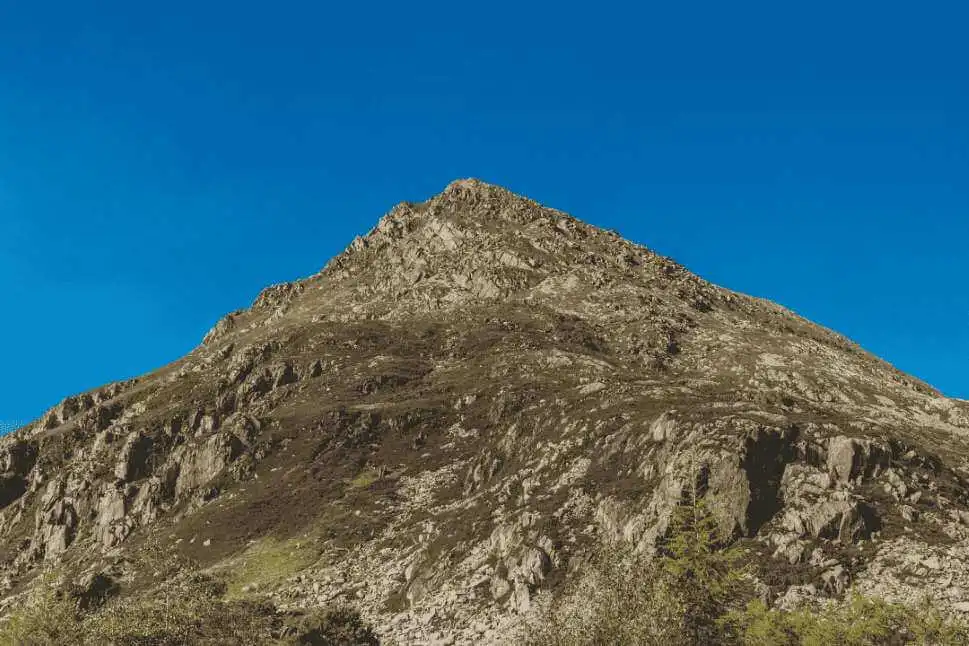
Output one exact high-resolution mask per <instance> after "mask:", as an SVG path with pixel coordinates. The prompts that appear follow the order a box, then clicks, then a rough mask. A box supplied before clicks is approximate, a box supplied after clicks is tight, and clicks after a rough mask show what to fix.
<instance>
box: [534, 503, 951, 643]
mask: <svg viewBox="0 0 969 646" xmlns="http://www.w3.org/2000/svg"><path fill="white" fill-rule="evenodd" d="M726 544H727V541H725V540H724V539H723V537H721V536H720V535H719V534H718V532H717V529H716V523H715V521H714V519H713V517H712V514H710V513H708V512H707V509H706V508H705V504H704V502H703V499H702V498H697V497H696V496H693V497H691V499H690V500H688V501H686V502H685V504H683V505H682V506H680V508H678V509H677V510H676V512H675V514H674V516H673V520H672V522H671V525H670V532H669V536H668V538H667V540H666V541H665V542H664V544H663V545H661V546H660V550H659V554H658V555H657V556H656V557H652V558H651V557H649V556H646V555H641V554H634V553H633V552H631V551H630V550H629V549H628V548H625V547H621V546H618V545H613V546H610V547H608V548H607V549H606V550H604V551H602V552H600V553H599V554H598V555H596V556H594V557H593V558H592V559H591V560H590V562H589V563H588V564H587V565H586V567H585V568H584V570H583V573H582V575H581V576H580V577H579V578H578V580H577V581H576V583H574V584H573V585H572V587H571V588H569V589H567V590H566V593H565V594H564V595H563V596H562V597H560V598H559V599H558V600H557V601H556V602H555V603H553V604H552V606H551V607H550V608H549V609H548V611H547V612H546V613H545V615H544V616H542V617H541V618H540V621H539V622H536V623H535V624H534V625H532V626H531V627H530V628H529V629H528V631H527V635H526V639H525V643H526V644H528V646H583V645H585V646H599V645H603V646H605V645H607V644H608V645H613V644H617V645H618V644H621V645H624V646H626V645H628V646H707V645H724V646H741V645H743V646H765V645H770V646H873V645H882V644H884V645H895V644H923V645H929V644H931V645H938V646H949V645H952V646H956V645H961V644H969V628H967V626H966V624H965V623H963V622H961V621H957V620H954V619H952V618H951V617H948V616H946V615H945V614H944V613H943V612H941V611H940V610H939V609H938V608H936V607H934V606H933V605H932V604H930V603H929V602H927V601H926V602H924V603H923V604H921V605H919V606H916V607H909V606H904V605H900V604H892V603H889V602H887V601H884V600H880V599H871V598H866V597H862V596H860V595H856V596H853V597H851V598H850V599H849V600H847V601H844V602H836V601H831V602H828V603H825V604H819V605H817V606H814V607H809V608H802V609H800V610H796V611H780V610H771V609H768V607H767V606H766V605H765V604H764V603H763V602H762V601H760V600H758V599H756V598H755V594H754V592H755V590H754V579H753V577H752V576H750V575H749V572H748V571H747V569H746V568H744V567H742V565H741V563H742V555H741V554H740V553H739V552H738V551H737V550H736V549H734V548H730V547H727V545H726Z"/></svg>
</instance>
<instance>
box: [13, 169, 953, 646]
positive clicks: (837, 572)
mask: <svg viewBox="0 0 969 646" xmlns="http://www.w3.org/2000/svg"><path fill="white" fill-rule="evenodd" d="M967 436H969V404H967V403H966V402H961V401H957V400H951V399H946V398H944V397H942V396H941V395H940V394H939V393H937V392H936V391H934V390H933V389H932V388H930V387H929V386H927V385H925V384H923V383H921V382H919V381H917V380H915V379H913V378H911V377H908V376H906V375H904V374H901V373H899V372H898V371H896V370H895V369H893V368H892V367H891V366H889V365H888V364H886V363H884V362H882V361H880V360H878V359H877V358H875V357H873V356H871V355H869V354H867V353H865V352H864V351H863V350H861V349H860V348H858V347H857V346H856V345H854V344H852V343H851V342H850V341H848V340H846V339H845V338H843V337H841V336H839V335H837V334H834V333H832V332H830V331H828V330H825V329H823V328H821V327H818V326H816V325H813V324H811V323H810V322H808V321H806V320H804V319H802V318H799V317H797V316H796V315H794V314H792V313H791V312H789V311H786V310H784V309H783V308H780V307H778V306H776V305H774V304H772V303H769V302H766V301H762V300H758V299H754V298H750V297H747V296H744V295H741V294H737V293H734V292H730V291H728V290H725V289H721V288H719V287H716V286H714V285H711V284H709V283H707V282H705V281H703V280H701V279H700V278H698V277H696V276H694V275H692V274H691V273H689V272H688V271H686V270H685V269H684V268H682V267H680V266H678V265H677V264H675V263H673V262H672V261H670V260H668V259H666V258H663V257H661V256H658V255H656V254H654V253H652V252H651V251H649V250H647V249H645V248H643V247H641V246H638V245H635V244H632V243H630V242H627V241H625V240H623V239H621V238H620V237H619V236H618V235H616V234H615V233H612V232H607V231H603V230H600V229H597V228H595V227H592V226H589V225H586V224H584V223H582V222H580V221H578V220H576V219H574V218H572V217H570V216H568V215H566V214H564V213H561V212H559V211H556V210H553V209H549V208H545V207H542V206H540V205H539V204H537V203H535V202H533V201H531V200H528V199H525V198H522V197H519V196H516V195H513V194H511V193H509V192H507V191H505V190H504V189H501V188H498V187H495V186H490V185H487V184H484V183H481V182H478V181H475V180H462V181H458V182H454V183H453V184H451V185H450V186H448V187H447V188H446V189H445V191H444V192H443V193H441V194H440V195H438V196H436V197H434V198H432V199H430V200H429V201H427V202H424V203H421V204H401V205H398V206H396V207H394V209H393V210H391V211H390V213H388V214H387V215H386V216H384V218H382V219H381V220H380V222H379V223H378V225H377V226H376V227H375V228H374V229H373V230H372V231H371V232H370V233H369V234H368V235H366V236H364V237H361V238H357V239H356V240H354V241H353V243H352V244H351V245H350V247H349V248H348V249H347V250H346V251H345V252H344V253H343V254H341V255H340V256H338V257H336V258H334V259H333V260H331V261H330V263H329V264H328V265H327V266H326V267H325V268H324V269H323V270H322V271H321V272H320V273H319V274H317V275H315V276H312V277H311V278H308V279H306V280H303V281H300V282H296V283H291V284H285V285H279V286H275V287H271V288H269V289H267V290H265V291H264V292H263V293H262V294H261V295H260V296H259V298H258V299H257V300H256V302H255V303H254V304H253V305H252V307H251V308H249V309H247V310H240V311H238V312H235V313H233V314H230V315H228V316H227V317H225V318H224V319H223V320H222V321H220V322H219V323H218V324H217V325H216V326H215V327H214V328H213V329H212V331H211V332H210V333H209V334H208V335H207V336H206V337H205V340H204V342H203V343H202V345H201V346H200V347H199V348H197V349H196V350H195V351H193V352H192V353H191V354H189V355H188V356H186V357H185V358H183V359H181V360H179V361H177V362H175V363H173V364H171V365H169V366H167V367H165V368H163V369H161V370H159V371H157V372H155V373H153V374H150V375H146V376H144V377H141V378H139V379H135V380H132V381H129V382H125V383H119V384H113V385H111V386H108V387H105V388H102V389H100V390H98V391H95V392H91V393H88V394H84V395H80V396H77V397H71V398H69V399H67V400H65V401H64V402H62V403H61V404H60V405H59V406H57V407H56V408H54V409H53V410H51V411H50V412H49V413H47V414H46V415H45V416H44V417H43V418H42V419H40V420H38V421H37V422H36V423H34V424H32V425H30V426H28V427H26V428H23V429H20V430H19V431H17V432H16V433H14V434H12V435H10V436H7V437H4V438H3V439H2V440H0V563H2V568H3V573H4V579H3V580H4V584H5V586H6V594H7V595H8V597H9V599H8V602H7V603H11V602H12V601H11V600H14V599H15V598H16V595H17V594H18V593H19V592H21V591H22V590H24V589H25V588H26V587H29V585H30V584H31V582H32V581H33V577H34V576H35V575H36V573H37V572H38V571H39V568H40V566H41V565H43V564H45V563H47V564H51V563H58V564H60V565H62V566H63V567H64V568H66V569H68V570H69V571H72V572H76V573H78V575H79V576H80V575H81V574H83V573H85V572H87V573H88V574H90V572H95V571H99V570H100V569H104V568H107V567H112V568H115V569H116V570H120V571H122V572H123V570H124V563H125V559H126V558H127V557H128V556H130V555H131V554H134V553H137V551H138V550H140V549H142V548H143V546H144V545H145V543H146V541H148V540H149V538H150V540H152V541H155V542H158V541H160V542H161V543H162V544H163V545H164V546H165V548H166V549H170V550H173V551H179V552H181V553H184V554H185V555H187V556H190V557H191V558H193V559H196V560H198V561H200V562H201V563H202V564H203V565H205V566H207V567H210V568H211V569H212V571H214V572H219V573H222V574H223V575H224V576H226V577H227V578H228V579H229V580H230V582H235V583H236V584H238V590H237V592H238V594H242V595H251V596H260V595H269V596H271V597H273V598H274V599H275V600H276V601H277V602H278V603H280V604H281V605H283V606H292V607H301V606H302V607H308V606H313V605H319V604H323V603H329V602H332V601H333V600H337V599H344V598H345V599H349V600H352V601H353V602H354V603H355V604H357V605H358V606H359V607H360V608H361V609H362V610H363V611H364V613H365V614H366V615H367V616H368V617H369V618H370V619H371V620H373V621H374V623H375V624H376V625H377V626H378V627H379V628H380V630H381V631H382V632H384V633H385V635H388V636H392V637H394V638H396V639H397V640H399V641H400V642H402V643H427V642H428V641H431V640H433V639H444V640H451V639H453V640H455V641H456V642H458V643H471V642H475V643H479V642H486V641H489V640H490V641H501V640H502V639H503V638H507V635H509V634H510V633H509V631H510V630H512V627H513V625H514V623H515V621H516V618H518V617H520V616H521V615H522V614H523V613H527V612H528V611H529V609H530V608H531V607H532V606H533V605H534V604H535V602H536V601H537V600H540V599H542V598H543V597H544V596H545V595H547V594H554V593H555V591H556V590H558V589H559V588H560V584H561V582H562V581H563V580H564V579H566V578H568V577H569V576H570V572H571V570H570V568H569V563H570V559H572V558H573V557H574V556H577V555H580V554H581V553H582V552H583V551H584V550H586V549H588V548H589V547H590V546H592V545H594V544H595V543H597V542H599V541H602V540H604V538H606V537H621V538H623V539H624V540H626V541H628V542H630V543H632V544H635V545H637V546H638V547H640V548H641V549H650V547H651V546H652V545H653V544H654V543H655V541H656V539H657V538H658V537H661V536H662V534H663V532H664V531H665V528H666V524H667V522H668V520H669V517H670V512H671V509H672V507H673V506H674V505H675V504H676V503H677V502H678V501H679V500H680V498H681V496H682V493H683V491H684V489H685V488H687V487H689V486H691V484H692V483H697V484H699V485H700V488H701V491H703V492H704V493H705V495H706V497H707V498H708V500H710V501H711V502H712V508H713V509H714V510H715V513H716V516H717V519H718V522H719V523H720V525H721V528H722V529H723V530H724V531H726V532H730V533H732V534H733V535H734V536H735V537H736V538H737V539H738V540H742V541H744V543H745V544H746V545H747V546H748V547H749V549H750V553H751V554H753V555H755V556H756V557H757V558H756V560H757V563H758V568H759V572H760V577H761V580H762V582H763V584H764V589H765V596H767V597H769V598H770V599H772V600H773V602H774V603H778V604H790V603H793V602H794V601H795V600H796V599H798V598H802V597H804V596H810V595H837V594H841V593H843V592H844V590H845V589H846V587H847V586H849V585H853V586H855V587H857V588H858V589H861V590H865V591H868V592H872V593H874V594H879V595H883V596H887V597H889V598H892V599H905V598H908V597H911V596H912V595H914V594H915V593H916V592H922V591H928V592H929V593H930V594H932V595H933V596H935V597H936V598H937V599H938V600H939V601H941V602H943V603H945V604H950V605H951V606H952V607H954V608H955V609H956V610H959V611H969V567H967V566H969V487H967V481H966V477H967V471H966V469H967V458H969V445H967ZM267 564H269V565H267ZM122 576H123V575H122Z"/></svg>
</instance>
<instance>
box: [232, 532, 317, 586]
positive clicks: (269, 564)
mask: <svg viewBox="0 0 969 646" xmlns="http://www.w3.org/2000/svg"><path fill="white" fill-rule="evenodd" d="M319 558H320V551H319V549H318V548H317V547H316V542H315V541H313V540H307V539H303V540H297V539H286V540H279V539H275V538H271V537H270V538H264V539H262V540H260V541H258V542H256V543H254V544H252V545H250V546H249V547H248V548H247V549H246V550H245V551H244V552H243V553H242V554H240V555H239V556H237V557H235V558H233V559H232V560H230V561H228V562H226V563H224V564H222V565H220V566H219V567H218V568H217V570H218V571H219V572H221V573H222V574H223V576H225V579H226V583H227V585H228V587H227V590H226V598H228V599H238V598H242V597H245V596H247V594H248V593H249V592H250V591H253V592H255V591H259V590H262V589H264V588H269V587H272V586H273V585H276V584H278V583H280V582H282V581H284V580H285V579H287V578H289V577H291V576H293V575H295V574H298V573H299V572H301V571H303V570H305V569H306V568H308V567H309V566H311V565H313V564H314V563H316V562H317V560H319Z"/></svg>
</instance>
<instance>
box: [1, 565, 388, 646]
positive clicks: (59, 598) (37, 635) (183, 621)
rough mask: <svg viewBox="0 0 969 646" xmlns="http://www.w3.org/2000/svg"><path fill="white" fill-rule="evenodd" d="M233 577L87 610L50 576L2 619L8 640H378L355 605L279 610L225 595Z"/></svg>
mask: <svg viewBox="0 0 969 646" xmlns="http://www.w3.org/2000/svg"><path fill="white" fill-rule="evenodd" d="M224 593H225V585H224V584H223V583H222V582H220V581H217V580H215V579H212V578H211V577H209V576H207V575H204V574H199V573H189V574H186V575H183V576H181V577H179V578H177V579H175V580H173V581H169V582H167V583H166V584H165V585H164V586H162V587H160V588H158V589H156V590H153V591H150V592H149V593H147V594H142V595H139V596H136V597H131V598H123V599H116V600H114V601H110V602H108V603H106V604H105V605H104V606H103V607H102V608H100V609H98V610H96V611H91V612H86V611H84V610H82V608H81V605H80V604H79V603H78V599H77V598H76V597H74V596H72V595H70V594H67V593H65V591H64V589H63V588H60V587H58V586H54V585H52V584H48V583H47V582H45V584H44V585H43V586H41V588H40V589H39V590H38V592H37V594H36V596H35V598H34V599H33V600H31V601H30V602H29V603H27V604H25V605H24V606H23V607H22V608H20V610H19V611H18V612H16V613H14V614H13V615H12V616H10V617H9V618H8V620H7V621H6V623H4V624H3V625H2V626H0V646H14V645H16V646H62V645H77V646H105V645H113V646H182V645H184V644H193V645H199V646H209V645H211V646H216V645H219V646H221V645H223V644H234V645H239V646H250V645H251V646H261V645H264V644H278V645H279V646H296V645H305V646H336V645H339V646H377V645H378V644H379V641H378V640H377V637H376V634H375V633H374V632H373V631H372V630H371V629H370V627H369V626H367V625H366V624H365V623H364V622H363V620H362V619H361V617H360V615H359V613H357V612H356V611H354V610H352V609H350V608H337V609H332V610H324V611H321V612H319V613H316V614H313V615H305V614H294V613H291V614H288V615H284V614H281V613H279V612H277V610H276V608H275V607H274V606H273V605H271V604H268V603H259V602H252V601H242V600H229V601H227V600H225V599H224V598H223V595H224Z"/></svg>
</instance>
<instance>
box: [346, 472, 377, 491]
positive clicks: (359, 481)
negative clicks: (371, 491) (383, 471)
mask: <svg viewBox="0 0 969 646" xmlns="http://www.w3.org/2000/svg"><path fill="white" fill-rule="evenodd" d="M378 480H380V473H379V472H378V471H377V470H376V469H369V468H368V469H364V470H363V471H361V472H360V473H358V474H357V476H356V477H355V478H353V480H351V481H350V486H351V487H353V488H354V489H366V488H367V487H369V486H370V485H372V484H373V483H375V482H377V481H378Z"/></svg>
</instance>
